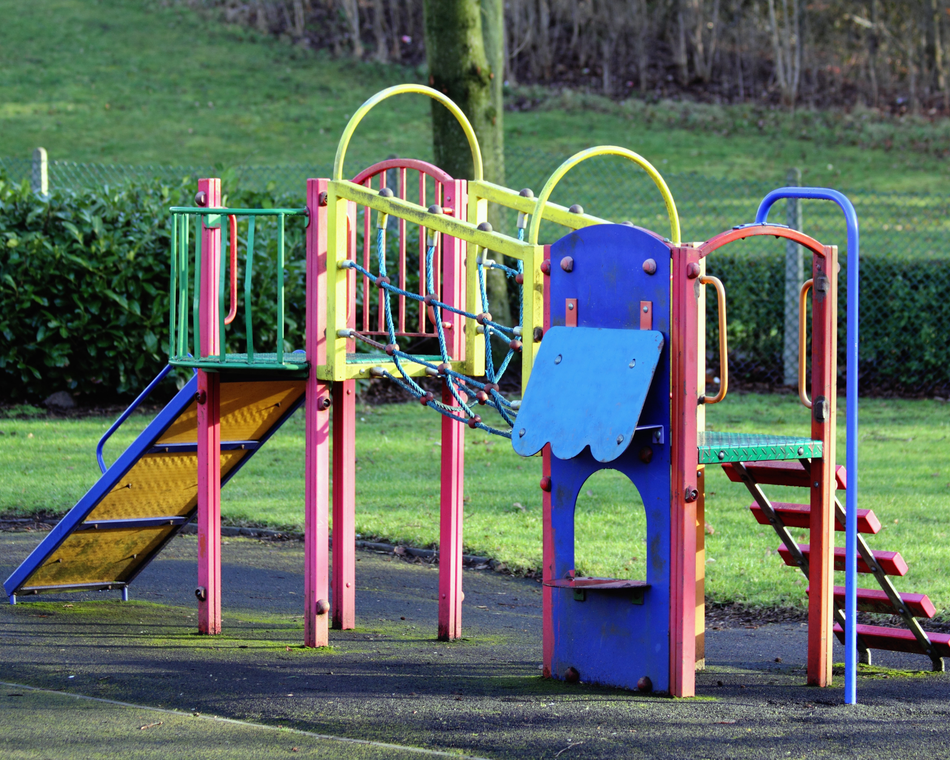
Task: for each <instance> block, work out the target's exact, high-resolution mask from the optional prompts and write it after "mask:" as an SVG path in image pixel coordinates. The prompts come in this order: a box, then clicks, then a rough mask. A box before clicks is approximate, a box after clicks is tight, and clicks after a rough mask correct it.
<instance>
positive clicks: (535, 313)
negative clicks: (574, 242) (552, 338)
mask: <svg viewBox="0 0 950 760" xmlns="http://www.w3.org/2000/svg"><path fill="white" fill-rule="evenodd" d="M527 253H528V255H527V256H526V257H525V262H524V286H523V287H524V325H523V331H522V335H521V343H522V346H523V347H522V349H521V392H522V393H524V391H525V388H527V387H528V378H529V377H530V376H531V368H532V367H533V366H534V359H535V357H536V356H537V355H538V350H539V349H540V348H541V343H540V341H537V340H535V339H534V331H535V328H543V326H544V281H543V280H542V278H543V277H544V275H543V274H542V273H541V262H542V261H543V260H544V246H540V245H535V246H532V248H531V250H530V251H529V252H527Z"/></svg>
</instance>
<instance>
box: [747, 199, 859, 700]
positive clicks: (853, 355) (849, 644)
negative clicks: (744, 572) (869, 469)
mask: <svg viewBox="0 0 950 760" xmlns="http://www.w3.org/2000/svg"><path fill="white" fill-rule="evenodd" d="M783 198H803V199H808V200H822V201H834V202H835V203H837V204H838V206H839V207H840V208H841V210H842V211H843V212H844V218H845V221H846V222H847V225H848V314H847V320H848V333H847V346H846V349H845V350H846V356H847V378H846V380H845V398H846V401H847V403H846V406H847V418H846V423H845V427H846V430H847V447H846V448H847V455H846V467H847V469H848V490H847V494H846V497H845V507H846V508H845V530H846V536H847V538H846V539H845V606H844V616H845V621H846V622H847V626H846V627H845V672H844V679H845V683H844V701H845V704H848V705H853V704H855V703H856V702H857V695H856V690H857V652H858V631H857V621H858V596H857V593H858V592H857V588H858V584H857V574H858V558H857V545H858V298H859V294H858V282H859V280H858V265H859V261H860V250H859V245H860V242H859V239H858V215H857V213H855V210H854V206H853V205H852V203H851V201H849V200H848V198H847V197H846V196H845V195H844V194H843V193H839V192H838V191H837V190H830V189H828V188H824V187H781V188H779V189H778V190H773V191H772V192H771V193H769V194H768V195H766V196H765V199H764V200H763V201H762V203H761V204H759V210H758V211H757V212H756V215H755V221H756V223H757V224H765V223H766V220H767V219H768V216H769V209H771V208H772V206H773V204H774V203H775V202H776V201H778V200H781V199H783ZM832 403H834V401H833V400H832ZM832 465H834V462H832Z"/></svg>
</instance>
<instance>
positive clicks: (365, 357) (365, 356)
mask: <svg viewBox="0 0 950 760" xmlns="http://www.w3.org/2000/svg"><path fill="white" fill-rule="evenodd" d="M416 358H417V359H420V360H422V361H425V362H429V364H436V365H438V364H441V363H442V357H441V356H440V355H439V354H418V355H416ZM392 361H393V358H392V357H391V356H389V354H384V353H382V352H379V351H377V352H374V353H349V354H347V355H346V363H347V364H392ZM403 361H404V362H408V360H407V359H403ZM486 382H487V381H486Z"/></svg>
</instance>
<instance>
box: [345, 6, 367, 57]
mask: <svg viewBox="0 0 950 760" xmlns="http://www.w3.org/2000/svg"><path fill="white" fill-rule="evenodd" d="M342 5H343V15H345V16H346V24H347V26H348V27H349V32H350V44H351V45H352V46H353V56H354V57H355V58H357V59H360V58H362V57H363V43H362V42H361V41H360V6H359V2H358V0H342Z"/></svg>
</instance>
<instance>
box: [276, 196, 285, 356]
mask: <svg viewBox="0 0 950 760" xmlns="http://www.w3.org/2000/svg"><path fill="white" fill-rule="evenodd" d="M277 224H278V226H277V363H278V364H283V362H284V215H283V214H281V215H280V216H279V217H278V218H277Z"/></svg>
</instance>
